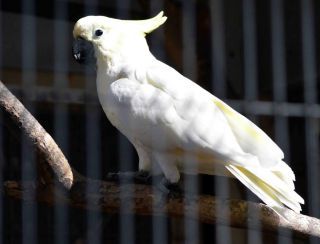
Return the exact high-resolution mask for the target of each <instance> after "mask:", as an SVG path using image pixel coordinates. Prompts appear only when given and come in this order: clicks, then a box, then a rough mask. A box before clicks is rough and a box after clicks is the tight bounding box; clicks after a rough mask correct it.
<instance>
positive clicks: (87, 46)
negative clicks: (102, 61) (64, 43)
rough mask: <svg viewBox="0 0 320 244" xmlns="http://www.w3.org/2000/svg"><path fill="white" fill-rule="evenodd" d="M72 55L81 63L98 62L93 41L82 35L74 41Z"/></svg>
mask: <svg viewBox="0 0 320 244" xmlns="http://www.w3.org/2000/svg"><path fill="white" fill-rule="evenodd" d="M72 55H73V57H74V59H75V60H76V61H77V62H78V63H80V64H96V57H95V54H94V47H93V45H92V43H91V42H89V41H87V40H85V39H83V38H81V37H78V38H76V39H75V40H74V41H73V47H72Z"/></svg>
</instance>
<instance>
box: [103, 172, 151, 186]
mask: <svg viewBox="0 0 320 244" xmlns="http://www.w3.org/2000/svg"><path fill="white" fill-rule="evenodd" d="M106 180H108V181H115V182H120V183H138V184H150V183H151V181H152V177H151V175H150V173H149V172H148V171H145V170H139V171H134V172H117V173H108V174H107V177H106Z"/></svg>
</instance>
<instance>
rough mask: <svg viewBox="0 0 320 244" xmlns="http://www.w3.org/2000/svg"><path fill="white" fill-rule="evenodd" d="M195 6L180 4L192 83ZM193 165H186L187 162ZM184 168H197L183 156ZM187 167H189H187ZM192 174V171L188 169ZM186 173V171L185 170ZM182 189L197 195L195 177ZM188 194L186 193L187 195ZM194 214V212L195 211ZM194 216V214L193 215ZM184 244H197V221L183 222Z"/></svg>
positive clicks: (186, 62) (185, 66)
mask: <svg viewBox="0 0 320 244" xmlns="http://www.w3.org/2000/svg"><path fill="white" fill-rule="evenodd" d="M196 23H197V17H196V6H195V3H194V1H192V0H187V1H183V3H182V59H183V66H182V67H183V74H184V75H185V76H187V77H188V78H190V79H191V80H193V81H195V82H196V81H197V50H196V47H197V46H196V42H197V38H196V37H197V32H196V30H197V29H196ZM190 160H191V161H193V164H192V163H190V164H188V161H190ZM185 161H186V168H188V167H189V168H191V167H197V166H196V165H194V164H195V162H197V161H196V160H193V159H192V158H190V156H189V155H185ZM188 165H189V166H188ZM190 170H191V172H192V169H190ZM186 171H188V169H187V170H186ZM184 189H185V191H187V190H188V191H190V192H191V194H198V181H197V178H195V177H189V176H188V175H185V178H184ZM187 194H188V193H187ZM195 212H196V211H195ZM195 214H196V213H195ZM184 230H185V231H184V233H185V243H197V242H199V226H198V223H197V221H193V220H189V219H186V220H185V222H184Z"/></svg>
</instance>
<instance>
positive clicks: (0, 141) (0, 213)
mask: <svg viewBox="0 0 320 244" xmlns="http://www.w3.org/2000/svg"><path fill="white" fill-rule="evenodd" d="M2 18H3V16H2V14H0V77H2V68H3V60H2V59H3V33H4V31H3V29H2V25H3V24H2V23H3V21H2ZM3 120H4V118H3V112H2V111H0V182H3V180H4V171H3V169H4V165H6V158H5V156H4V145H5V144H4V142H5V140H6V138H5V136H4V128H3V125H4V121H3ZM4 210H5V209H4V204H3V196H1V197H0V244H2V243H3V242H4V241H5V240H4V223H5V219H4Z"/></svg>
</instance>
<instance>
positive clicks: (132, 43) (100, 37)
mask: <svg viewBox="0 0 320 244" xmlns="http://www.w3.org/2000/svg"><path fill="white" fill-rule="evenodd" d="M166 19H167V18H166V17H165V16H163V13H162V12H160V13H159V14H158V15H157V16H155V17H154V18H151V19H146V20H137V21H132V20H118V19H113V18H108V17H104V16H87V17H84V18H81V19H79V20H78V21H77V23H76V24H75V26H74V30H73V35H74V38H75V41H74V45H73V55H74V58H75V59H76V60H77V61H78V62H80V63H92V62H94V63H95V64H96V66H97V90H98V96H99V100H100V103H101V105H102V108H103V110H104V112H105V113H106V115H107V117H108V119H109V120H110V122H111V123H112V124H113V125H114V126H115V127H116V128H117V129H118V130H119V131H120V132H121V133H123V134H124V135H125V136H126V137H127V138H128V139H129V141H130V142H131V143H132V144H133V145H134V147H135V149H136V150H137V153H138V156H139V170H140V171H141V172H145V171H149V172H150V171H151V169H152V168H156V167H153V166H154V165H156V166H157V167H158V169H160V171H161V173H163V175H164V179H166V181H162V182H163V183H164V182H166V183H164V185H165V187H167V188H166V189H170V187H169V186H170V185H171V184H172V185H174V184H175V183H177V182H178V181H179V178H180V172H186V173H202V174H209V175H213V174H217V175H224V176H232V177H235V178H237V179H239V180H240V181H241V182H242V183H243V184H244V185H245V186H247V187H248V188H249V189H250V190H251V191H253V192H254V193H255V194H256V195H257V196H258V197H259V198H261V200H262V201H263V202H265V203H266V204H267V205H268V206H270V207H272V208H274V209H284V207H285V206H287V207H289V208H291V209H293V210H294V211H296V212H300V211H301V207H300V203H301V204H303V203H304V200H303V199H302V198H301V197H300V196H299V195H298V194H297V193H296V192H295V190H294V183H293V181H294V180H295V175H294V173H293V171H292V170H291V168H290V167H289V166H288V165H287V164H286V163H285V162H284V161H282V159H283V157H284V155H283V152H282V151H281V149H280V148H279V147H278V146H277V145H276V144H275V143H274V142H273V141H272V140H271V139H270V138H269V137H268V136H267V135H266V134H265V133H264V132H263V131H262V130H261V129H259V128H258V127H257V126H256V125H255V124H253V123H252V122H251V121H249V120H248V119H247V118H245V117H244V116H242V115H241V114H239V113H238V112H236V111H235V110H233V109H232V108H231V107H229V106H228V105H227V104H225V103H224V102H223V101H221V100H219V99H218V98H217V97H215V96H213V95H212V94H210V93H209V92H208V91H206V90H204V89H203V88H201V87H200V86H198V85H197V84H196V83H194V82H192V81H191V80H189V79H188V78H186V77H184V76H183V75H181V74H180V73H179V72H177V71H176V70H175V69H173V68H171V67H169V66H168V65H166V64H164V63H162V62H161V61H159V60H157V59H156V58H155V57H154V56H153V55H152V54H151V53H150V50H149V48H148V45H147V42H146V39H145V36H146V34H147V33H150V32H151V31H153V30H154V29H156V28H158V27H159V26H160V25H162V24H163V23H164V22H165V21H166ZM153 164H154V165H153Z"/></svg>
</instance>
